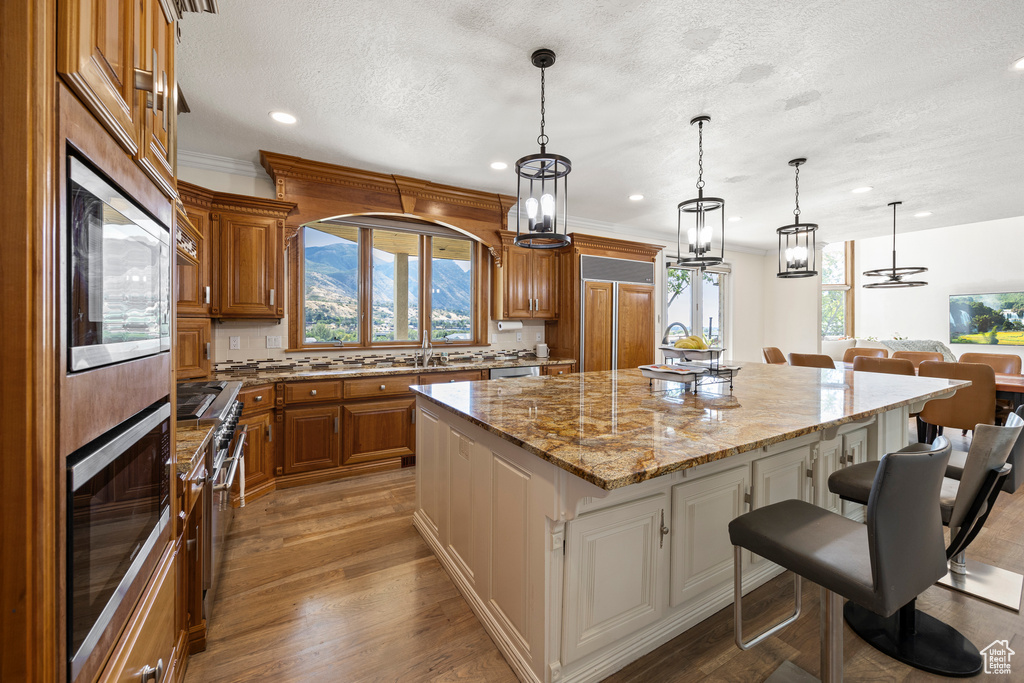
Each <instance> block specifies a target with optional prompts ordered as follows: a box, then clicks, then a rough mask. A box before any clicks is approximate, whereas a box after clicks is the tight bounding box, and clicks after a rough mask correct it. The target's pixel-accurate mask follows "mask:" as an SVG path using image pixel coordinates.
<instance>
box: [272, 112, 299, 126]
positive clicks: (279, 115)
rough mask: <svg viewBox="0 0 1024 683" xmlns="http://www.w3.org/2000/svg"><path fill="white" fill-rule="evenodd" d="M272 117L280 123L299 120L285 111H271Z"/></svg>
mask: <svg viewBox="0 0 1024 683" xmlns="http://www.w3.org/2000/svg"><path fill="white" fill-rule="evenodd" d="M270 118H272V119H274V120H275V121H277V122H278V123H295V122H296V121H297V120H298V119H296V118H295V117H294V116H292V115H291V114H288V113H287V112H283V111H272V112H270Z"/></svg>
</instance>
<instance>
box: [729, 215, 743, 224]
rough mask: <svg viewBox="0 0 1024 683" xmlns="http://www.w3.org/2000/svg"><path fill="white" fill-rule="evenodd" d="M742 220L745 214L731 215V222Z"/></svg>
mask: <svg viewBox="0 0 1024 683" xmlns="http://www.w3.org/2000/svg"><path fill="white" fill-rule="evenodd" d="M741 220H743V216H729V222H730V223H735V222H737V221H741Z"/></svg>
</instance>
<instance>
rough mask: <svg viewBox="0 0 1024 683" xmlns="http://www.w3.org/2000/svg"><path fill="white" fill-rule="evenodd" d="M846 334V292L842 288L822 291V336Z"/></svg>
mask: <svg viewBox="0 0 1024 683" xmlns="http://www.w3.org/2000/svg"><path fill="white" fill-rule="evenodd" d="M844 334H846V292H845V291H843V290H841V289H830V290H825V291H823V292H822V293H821V336H822V337H841V336H843V335H844Z"/></svg>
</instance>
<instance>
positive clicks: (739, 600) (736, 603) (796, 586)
mask: <svg viewBox="0 0 1024 683" xmlns="http://www.w3.org/2000/svg"><path fill="white" fill-rule="evenodd" d="M732 549H733V574H732V576H733V603H732V616H733V621H734V622H735V627H734V629H733V632H734V633H735V635H736V646H737V647H739V649H741V650H749V649H750V648H752V647H754V646H755V645H757V644H758V643H760V642H762V641H764V640H765V639H766V638H770V637H771V636H773V635H775V634H776V633H778V632H779V631H781V630H782V629H783V628H785V627H786V626H789V625H790V624H792V623H793V622H794V621H796V620H797V619H799V618H800V611H801V609H802V606H803V599H802V596H801V594H800V593H801V591H800V575H799V574H796V573H794V574H793V591H794V592H795V594H796V605H795V609H794V612H793V614H792V616H790V617H789V618H787V619H786V620H784V621H782V622H780V623H778V624H776V625H775V626H772V627H771V628H769V629H768V630H767V631H765V632H763V633H761V634H760V635H759V636H757V637H756V638H753V639H751V640H750V641H749V642H746V643H744V642H743V548H741V547H739V546H738V545H734V546H733V547H732ZM839 626H840V628H839V633H840V637H841V635H842V632H843V629H842V623H840V625H839ZM839 658H840V668H841V667H842V654H840V657H839Z"/></svg>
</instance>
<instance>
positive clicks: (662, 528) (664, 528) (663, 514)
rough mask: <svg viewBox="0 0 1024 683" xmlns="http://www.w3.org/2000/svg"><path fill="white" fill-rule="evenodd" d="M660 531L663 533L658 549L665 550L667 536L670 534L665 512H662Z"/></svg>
mask: <svg viewBox="0 0 1024 683" xmlns="http://www.w3.org/2000/svg"><path fill="white" fill-rule="evenodd" d="M660 531H661V537H660V538H659V539H658V547H659V548H664V547H665V534H667V533H668V527H667V526H665V511H664V510H662V511H661V529H660Z"/></svg>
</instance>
